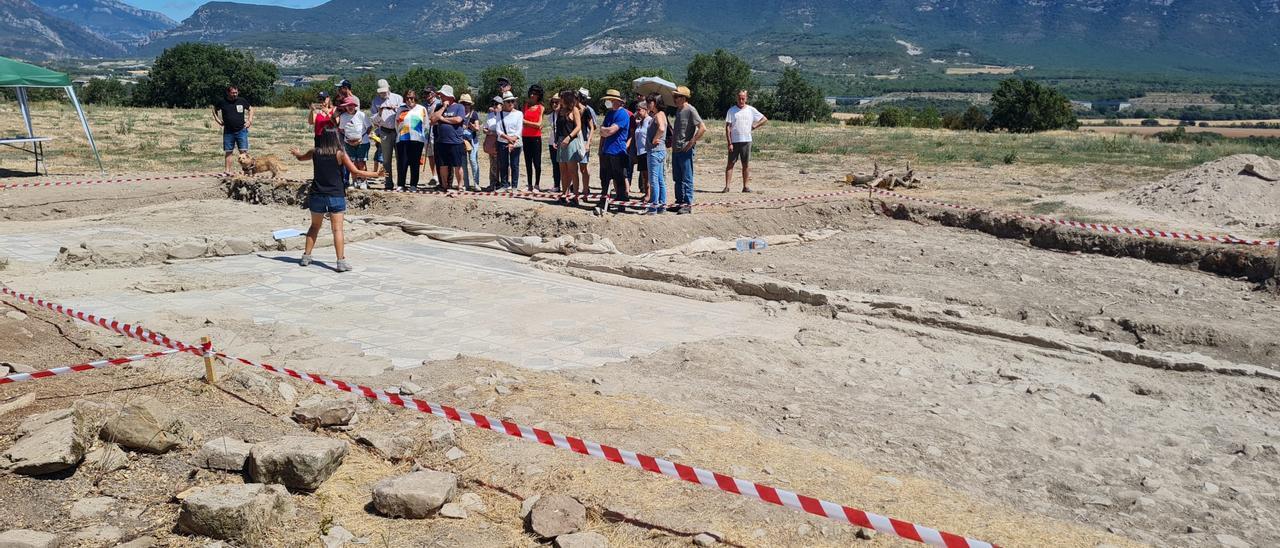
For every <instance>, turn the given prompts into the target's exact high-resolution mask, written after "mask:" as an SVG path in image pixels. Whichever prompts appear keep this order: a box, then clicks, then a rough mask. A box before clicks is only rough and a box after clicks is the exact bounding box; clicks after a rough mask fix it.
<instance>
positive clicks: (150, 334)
mask: <svg viewBox="0 0 1280 548" xmlns="http://www.w3.org/2000/svg"><path fill="white" fill-rule="evenodd" d="M0 294H4V295H9V296H11V297H14V298H16V299H19V300H23V301H26V302H29V303H31V304H34V305H36V306H40V307H43V308H46V309H49V310H52V311H54V312H57V313H59V314H62V315H64V316H71V317H72V318H75V319H77V320H80V321H82V322H86V323H91V324H93V325H96V326H98V327H101V328H103V329H109V330H111V331H114V332H116V333H119V334H121V335H124V336H126V337H129V338H133V339H138V340H140V341H142V342H147V343H151V344H154V345H157V346H163V347H165V348H174V349H177V350H179V351H181V352H188V353H191V354H195V355H197V356H204V355H205V351H206V350H207V349H206V348H204V347H200V346H192V345H187V344H183V343H181V342H179V341H176V340H174V339H171V338H169V336H168V335H164V334H162V333H157V332H155V331H151V330H148V329H144V328H143V327H142V326H137V325H129V324H127V323H124V322H120V321H117V320H113V319H110V318H104V317H102V316H95V315H93V314H86V313H84V312H81V311H78V310H73V309H70V308H67V307H65V306H62V305H60V304H57V303H53V302H49V301H46V300H44V299H40V298H36V297H32V296H30V295H26V294H23V293H19V292H17V291H14V290H12V289H9V288H8V287H5V286H0Z"/></svg>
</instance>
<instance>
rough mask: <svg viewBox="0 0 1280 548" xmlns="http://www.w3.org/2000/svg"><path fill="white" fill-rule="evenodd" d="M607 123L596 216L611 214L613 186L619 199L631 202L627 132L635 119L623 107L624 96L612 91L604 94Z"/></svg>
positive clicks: (602, 132) (602, 140)
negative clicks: (610, 198)
mask: <svg viewBox="0 0 1280 548" xmlns="http://www.w3.org/2000/svg"><path fill="white" fill-rule="evenodd" d="M603 100H604V107H605V114H604V122H602V123H601V124H600V204H599V205H598V206H597V207H596V214H598V215H604V214H605V213H607V212H608V211H609V184H610V183H613V187H614V189H615V192H616V193H617V198H618V200H620V201H627V200H630V199H631V198H630V197H629V196H628V195H627V159H628V157H627V131H628V130H629V129H630V128H631V116H630V115H629V114H627V111H626V110H625V109H623V108H622V94H621V93H618V90H615V89H611V90H608V91H605V93H604V98H603Z"/></svg>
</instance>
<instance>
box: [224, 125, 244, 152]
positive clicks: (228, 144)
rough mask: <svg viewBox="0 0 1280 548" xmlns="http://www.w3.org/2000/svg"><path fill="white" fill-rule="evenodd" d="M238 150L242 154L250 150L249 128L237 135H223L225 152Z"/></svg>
mask: <svg viewBox="0 0 1280 548" xmlns="http://www.w3.org/2000/svg"><path fill="white" fill-rule="evenodd" d="M237 148H239V149H240V152H245V151H247V150H249V128H244V129H242V130H240V131H237V132H235V133H223V134H222V151H223V152H231V151H232V150H234V149H237Z"/></svg>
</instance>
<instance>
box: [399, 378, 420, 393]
mask: <svg viewBox="0 0 1280 548" xmlns="http://www.w3.org/2000/svg"><path fill="white" fill-rule="evenodd" d="M421 391H422V387H421V386H418V384H417V383H415V382H412V381H404V382H402V383H400V393H401V394H405V395H408V396H412V395H414V394H417V393H418V392H421Z"/></svg>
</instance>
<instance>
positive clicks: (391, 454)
mask: <svg viewBox="0 0 1280 548" xmlns="http://www.w3.org/2000/svg"><path fill="white" fill-rule="evenodd" d="M356 441H357V442H359V443H361V444H364V445H368V446H369V447H372V448H373V450H374V451H377V452H378V454H380V455H382V457H383V458H385V459H388V460H393V461H396V460H404V459H407V458H409V457H410V456H412V455H413V438H411V437H409V436H406V435H404V434H398V433H391V432H377V431H367V432H361V433H359V434H357V435H356Z"/></svg>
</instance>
